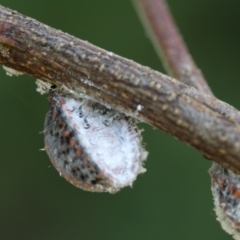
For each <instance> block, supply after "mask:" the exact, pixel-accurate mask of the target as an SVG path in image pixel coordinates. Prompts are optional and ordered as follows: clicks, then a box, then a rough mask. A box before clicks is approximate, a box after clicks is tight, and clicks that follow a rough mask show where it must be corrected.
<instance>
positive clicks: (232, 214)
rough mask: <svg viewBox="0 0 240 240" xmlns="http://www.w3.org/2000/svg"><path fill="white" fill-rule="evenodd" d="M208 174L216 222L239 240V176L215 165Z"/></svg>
mask: <svg viewBox="0 0 240 240" xmlns="http://www.w3.org/2000/svg"><path fill="white" fill-rule="evenodd" d="M209 172H210V175H211V178H212V187H211V188H212V193H213V200H214V205H215V211H216V215H217V220H218V221H219V222H220V223H221V226H222V228H223V229H224V230H225V231H226V232H227V233H229V234H231V235H232V236H233V238H234V239H236V240H240V175H238V174H235V173H234V172H232V171H231V170H228V169H226V168H224V167H222V166H221V165H219V164H217V163H213V165H212V167H211V169H210V171H209Z"/></svg>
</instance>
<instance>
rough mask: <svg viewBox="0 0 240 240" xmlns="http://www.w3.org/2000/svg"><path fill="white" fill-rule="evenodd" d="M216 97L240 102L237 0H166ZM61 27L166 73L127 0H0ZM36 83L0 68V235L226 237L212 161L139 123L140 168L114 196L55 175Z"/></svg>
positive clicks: (47, 238) (114, 239) (42, 239)
mask: <svg viewBox="0 0 240 240" xmlns="http://www.w3.org/2000/svg"><path fill="white" fill-rule="evenodd" d="M168 3H169V5H170V7H171V10H172V13H173V14H174V17H175V19H176V21H177V23H178V26H179V28H180V29H181V32H182V35H183V36H184V38H185V41H186V43H187V45H188V47H189V49H190V51H191V53H192V55H193V57H194V59H195V60H196V62H197V64H198V65H199V66H200V68H201V69H202V71H203V72H204V74H205V76H206V78H207V79H208V81H209V85H210V86H211V88H212V89H213V92H214V93H215V94H216V96H217V97H218V98H220V99H221V100H223V101H226V102H228V103H230V104H232V105H233V106H235V107H237V108H240V101H239V92H240V88H239V87H240V71H239V70H240V66H239V62H240V61H239V60H240V45H239V43H240V14H239V10H240V1H237V0H229V1H219V0H211V1H209V0H181V1H179V0H169V1H168ZM1 4H2V5H4V6H6V7H9V8H12V9H14V10H17V11H19V12H20V13H22V14H25V15H28V16H30V17H33V18H35V19H37V20H39V21H41V22H43V23H45V24H48V25H50V26H52V27H55V28H57V29H61V30H62V31H65V32H68V33H70V34H72V35H74V36H77V37H79V38H81V39H84V40H88V41H89V42H91V43H93V44H95V45H98V46H100V47H102V48H105V49H107V50H109V51H112V52H114V53H117V54H119V55H122V56H124V57H127V58H130V59H133V60H134V61H136V62H139V63H141V64H143V65H147V66H149V67H151V68H153V69H156V70H159V71H163V72H164V70H163V68H162V65H161V62H160V61H159V59H158V57H157V55H156V54H155V52H154V49H153V47H152V45H151V43H150V41H149V40H148V38H147V37H146V34H145V32H144V30H143V28H142V26H141V23H140V21H139V19H138V17H137V15H136V13H135V11H134V8H133V6H132V4H131V2H130V1H129V0H97V1H96V0H61V1H56V0H34V1H32V0H21V1H19V0H1ZM35 89H36V86H35V79H33V78H32V77H29V76H20V77H11V78H10V77H7V76H6V74H5V72H4V71H3V70H1V71H0V103H1V104H0V112H1V117H0V136H1V137H0V143H1V144H0V159H1V161H0V239H2V240H10V239H11V240H12V239H17V240H22V239H24V240H26V239H31V240H65V239H69V240H122V239H126V240H146V239H147V240H156V239H164V240H165V239H168V240H174V239H185V240H188V239H191V240H192V239H194V240H202V239H204V240H212V239H218V240H230V239H231V237H230V236H228V235H227V234H225V233H224V232H223V231H222V230H221V228H220V226H219V224H218V222H217V221H216V220H215V214H214V212H213V203H212V195H211V192H210V178H209V175H208V172H207V171H208V169H209V167H210V162H209V161H207V160H206V159H204V158H203V157H202V156H201V154H199V153H198V152H197V151H195V150H194V149H192V148H190V147H188V146H186V145H184V144H183V143H181V142H179V141H177V140H176V139H174V138H173V137H171V136H168V135H166V134H165V133H162V132H160V131H159V130H156V129H153V128H152V127H151V126H148V125H146V124H140V127H142V128H144V129H145V131H144V133H143V137H144V142H145V144H146V148H147V150H148V151H149V153H150V154H149V158H148V160H147V162H146V168H147V172H146V173H145V174H143V175H141V176H139V177H138V179H137V181H136V182H135V184H134V187H133V188H126V189H123V190H122V191H120V192H119V193H117V194H114V195H111V194H108V193H102V194H97V193H89V192H85V191H82V190H80V189H77V188H75V187H73V186H72V185H70V184H69V183H67V182H66V181H65V180H64V179H62V178H60V177H59V174H58V173H57V172H56V170H55V169H54V168H53V167H52V166H51V164H50V161H49V159H48V157H47V155H46V153H45V152H41V151H39V149H40V148H43V146H44V143H43V135H42V134H39V132H40V131H42V130H43V123H44V118H45V114H46V112H47V110H48V106H47V101H46V97H47V96H41V95H39V94H38V93H37V92H36V90H35Z"/></svg>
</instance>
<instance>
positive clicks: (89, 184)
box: [44, 92, 147, 193]
mask: <svg viewBox="0 0 240 240" xmlns="http://www.w3.org/2000/svg"><path fill="white" fill-rule="evenodd" d="M49 103H50V110H49V112H48V113H47V115H46V120H45V128H44V134H45V149H46V151H47V153H48V155H49V157H50V159H51V162H52V164H53V165H54V167H55V168H56V169H57V170H58V172H59V173H60V175H62V176H63V177H64V178H65V179H66V180H67V181H69V182H71V183H72V184H74V185H75V186H77V187H79V188H82V189H84V190H89V191H96V192H103V191H108V192H111V193H114V192H116V191H118V190H119V189H121V188H122V187H125V186H131V185H132V183H133V181H134V180H135V179H136V177H137V175H138V174H139V173H143V172H145V169H144V168H143V166H142V164H143V160H145V159H146V157H147V153H146V151H145V150H144V149H143V147H142V145H141V135H140V131H139V130H138V129H137V127H136V124H135V121H134V120H133V119H132V118H130V117H127V116H126V115H125V114H122V113H119V112H118V111H116V110H112V109H108V108H106V107H105V106H103V105H101V104H99V103H96V102H93V101H91V100H86V99H80V100H76V99H73V98H69V97H66V96H63V95H61V94H59V93H57V92H53V93H51V94H50V98H49Z"/></svg>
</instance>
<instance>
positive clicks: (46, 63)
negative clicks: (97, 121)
mask: <svg viewBox="0 0 240 240" xmlns="http://www.w3.org/2000/svg"><path fill="white" fill-rule="evenodd" d="M0 63H1V64H3V65H6V66H8V67H10V68H13V69H16V70H18V71H20V72H24V73H27V74H29V75H31V76H34V77H36V78H39V79H42V80H44V81H46V82H50V83H51V84H55V85H57V86H61V87H63V88H65V89H68V90H69V93H75V96H76V95H78V96H81V95H82V94H84V95H85V96H86V95H87V96H89V97H90V98H92V99H95V100H97V101H100V102H102V103H104V104H106V105H109V106H111V107H114V108H116V109H118V110H120V111H123V112H125V113H127V114H129V115H132V116H134V117H138V118H140V119H142V120H144V121H146V122H148V123H150V124H152V125H154V126H156V127H157V128H159V129H161V130H163V131H165V132H167V133H169V134H171V135H173V136H175V137H177V138H179V139H180V140H182V141H184V142H186V143H187V144H189V145H191V146H193V147H195V148H196V149H198V150H199V151H200V152H202V153H203V154H204V155H205V156H206V157H207V158H210V159H213V160H214V161H216V162H219V163H221V164H222V165H224V166H225V167H228V168H230V169H232V170H235V171H239V172H240V127H239V124H238V123H237V122H240V114H239V112H238V111H237V110H236V109H234V108H233V107H231V106H229V105H228V104H226V103H224V102H222V101H219V100H217V99H216V98H214V97H211V96H209V95H207V94H204V93H202V92H199V91H197V90H196V89H194V88H192V87H188V86H187V85H185V84H183V83H181V82H179V81H177V80H175V79H172V78H170V77H168V76H166V75H163V74H161V73H159V72H157V71H154V70H151V69H150V68H148V67H144V66H141V65H140V64H137V63H135V62H133V61H130V60H127V59H125V58H122V57H120V56H117V55H115V54H112V53H110V52H107V51H105V50H103V49H100V48H98V47H96V46H94V45H92V44H89V43H87V42H85V41H82V40H79V39H77V38H75V37H73V36H70V35H68V34H66V33H63V32H61V31H58V30H55V29H53V28H51V27H48V26H46V25H44V24H42V23H39V22H37V21H36V20H33V19H31V18H29V17H25V16H23V15H21V14H18V13H17V12H15V11H12V10H9V9H7V8H4V7H2V6H1V7H0ZM139 105H141V107H138V106H139ZM140 109H141V110H140ZM216 109H217V110H216ZM138 110H140V111H138Z"/></svg>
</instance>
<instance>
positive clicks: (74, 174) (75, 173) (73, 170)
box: [71, 168, 77, 177]
mask: <svg viewBox="0 0 240 240" xmlns="http://www.w3.org/2000/svg"><path fill="white" fill-rule="evenodd" d="M71 172H72V174H73V176H75V177H76V176H77V172H76V170H75V169H74V168H73V169H72V170H71Z"/></svg>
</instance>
